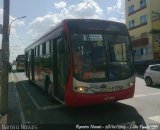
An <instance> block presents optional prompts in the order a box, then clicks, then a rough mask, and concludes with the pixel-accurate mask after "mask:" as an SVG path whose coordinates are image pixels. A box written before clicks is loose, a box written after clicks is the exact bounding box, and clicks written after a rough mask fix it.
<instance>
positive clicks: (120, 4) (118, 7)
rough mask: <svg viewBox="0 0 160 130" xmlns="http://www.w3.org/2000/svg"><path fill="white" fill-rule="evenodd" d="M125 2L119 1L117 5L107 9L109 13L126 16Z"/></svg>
mask: <svg viewBox="0 0 160 130" xmlns="http://www.w3.org/2000/svg"><path fill="white" fill-rule="evenodd" d="M124 10H125V0H117V3H116V5H114V6H110V7H107V13H110V12H116V13H119V14H123V15H124Z"/></svg>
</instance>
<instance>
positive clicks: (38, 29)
mask: <svg viewBox="0 0 160 130" xmlns="http://www.w3.org/2000/svg"><path fill="white" fill-rule="evenodd" d="M55 7H56V8H58V9H60V10H59V13H49V14H47V15H45V16H42V17H37V18H35V19H34V20H33V21H32V22H31V23H30V25H29V28H28V31H27V33H28V34H30V35H32V37H33V39H35V37H36V38H38V37H39V36H40V35H42V34H44V33H45V32H46V31H47V30H49V29H50V28H51V27H53V26H55V24H57V23H58V22H60V21H61V20H62V19H65V18H100V17H101V16H102V14H103V10H102V9H101V8H100V6H99V5H98V4H97V3H96V2H95V1H94V0H84V1H83V2H81V3H78V4H73V5H70V6H66V3H65V2H63V1H61V2H59V3H55ZM62 7H63V8H62Z"/></svg>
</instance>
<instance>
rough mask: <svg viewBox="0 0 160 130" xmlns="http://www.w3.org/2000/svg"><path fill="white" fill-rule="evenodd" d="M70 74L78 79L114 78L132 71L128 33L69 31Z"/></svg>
mask: <svg viewBox="0 0 160 130" xmlns="http://www.w3.org/2000/svg"><path fill="white" fill-rule="evenodd" d="M72 49H73V62H74V64H73V67H74V77H75V78H76V79H78V80H81V81H88V82H89V81H91V82H94V81H95V82H97V81H100V82H102V81H116V80H123V79H126V78H129V77H131V76H132V75H133V58H132V51H131V45H130V43H129V36H121V35H117V34H72Z"/></svg>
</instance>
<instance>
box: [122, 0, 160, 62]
mask: <svg viewBox="0 0 160 130" xmlns="http://www.w3.org/2000/svg"><path fill="white" fill-rule="evenodd" d="M159 5H160V0H125V15H126V25H127V27H128V30H129V33H130V36H131V40H132V46H133V51H134V59H135V63H144V62H145V63H146V62H147V61H148V62H149V61H150V62H152V61H156V60H160V6H159Z"/></svg>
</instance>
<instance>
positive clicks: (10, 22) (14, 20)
mask: <svg viewBox="0 0 160 130" xmlns="http://www.w3.org/2000/svg"><path fill="white" fill-rule="evenodd" d="M26 17H27V16H22V17H19V18H16V19H14V20H12V21H11V22H10V24H9V27H8V34H9V35H10V30H11V29H10V28H11V24H12V23H13V22H14V21H16V20H19V19H23V18H26Z"/></svg>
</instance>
